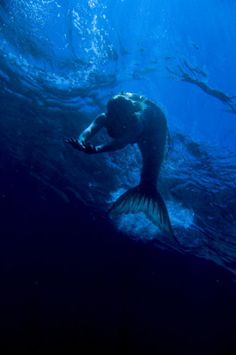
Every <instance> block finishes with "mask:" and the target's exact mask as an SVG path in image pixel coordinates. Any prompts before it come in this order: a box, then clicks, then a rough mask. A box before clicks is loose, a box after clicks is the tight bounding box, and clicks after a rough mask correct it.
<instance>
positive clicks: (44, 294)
mask: <svg viewBox="0 0 236 355" xmlns="http://www.w3.org/2000/svg"><path fill="white" fill-rule="evenodd" d="M235 27H236V2H235V1H233V0H230V1H229V0H228V1H226V0H208V1H203V0H198V1H197V0H192V1H191V2H190V1H187V0H178V1H177V0H169V1H164V0H162V1H151V0H142V1H141V0H135V1H134V0H123V1H122V0H119V1H118V0H117V1H116V0H110V1H98V0H89V1H85V0H81V1H78V0H68V1H65V0H64V1H62V0H57V1H51V0H35V1H25V0H9V1H6V0H2V1H1V2H0V29H1V31H0V82H1V85H0V131H1V135H0V148H1V149H0V163H1V176H0V211H1V231H2V232H1V238H0V243H1V248H0V249H1V252H0V253H1V263H2V268H1V280H2V281H1V282H2V284H1V287H2V292H1V314H2V316H1V323H0V326H1V329H2V337H3V340H4V341H6V345H7V347H8V353H12V352H13V351H14V353H24V354H27V353H29V354H32V353H35V354H36V353H37V354H47V353H49V354H52V353H54V352H55V353H63V354H68V353H79V351H81V353H86V352H85V350H84V349H85V348H86V349H87V352H88V353H89V352H92V353H95V352H97V351H98V349H99V350H101V351H104V352H105V351H107V352H108V353H109V354H115V353H118V354H120V353H123V352H124V351H125V350H127V349H128V351H129V352H130V353H133V352H135V353H139V352H140V353H142V354H149V353H150V354H152V353H155V354H156V353H160V354H162V353H163V354H164V353H172V354H178V353H181V354H182V353H183V354H185V353H186V354H199V353H201V354H207V355H208V354H231V353H232V354H233V353H234V351H235V334H234V330H235V325H236V324H235V319H236V317H235V316H236V307H235V295H236V293H235V272H236V263H235V261H236V252H235V250H236V242H235V237H236V224H235V217H236V208H235V196H236V195H235V191H236V185H235V177H236V176H235V175H236V169H235V167H236V159H235V146H236V141H235V129H236V114H235V112H234V111H233V110H232V108H230V107H229V105H227V104H226V103H225V102H223V101H222V100H220V99H219V98H217V97H214V95H209V94H207V93H206V92H205V91H204V90H202V89H201V88H200V87H198V86H197V85H194V84H193V83H188V82H186V81H183V80H181V69H182V70H184V71H185V72H187V73H188V74H189V75H191V76H192V78H194V79H196V80H198V81H199V82H202V83H204V84H206V85H207V86H208V87H209V88H213V89H215V90H217V92H218V93H219V92H220V93H221V94H222V93H224V94H226V95H227V97H228V98H230V97H231V96H232V101H231V102H232V103H233V104H234V102H236V101H234V99H235V98H233V96H234V95H236V85H235V77H236V69H235V63H236V49H235V48H236V47H235V42H236V32H235ZM191 68H192V71H191ZM122 90H125V91H131V92H137V93H139V94H142V95H145V96H147V97H148V98H150V99H152V100H153V101H155V102H156V103H158V104H159V105H160V107H161V108H162V109H163V110H164V112H165V113H166V116H167V119H168V125H169V130H170V133H171V147H170V151H169V155H168V158H167V160H166V162H165V163H164V165H163V169H162V173H161V177H160V181H159V189H160V191H161V193H162V194H163V196H164V198H165V200H166V202H167V207H168V209H169V213H170V217H171V220H172V223H173V227H174V230H175V233H176V236H177V238H178V239H179V241H180V242H181V244H182V246H183V247H184V248H185V252H183V251H181V250H173V249H172V248H171V246H170V245H169V244H168V241H167V240H165V239H163V236H161V235H159V234H158V232H157V231H156V229H155V228H154V227H153V226H152V225H151V224H150V222H149V221H147V220H146V219H145V218H144V217H143V216H142V215H137V216H133V215H127V216H121V217H120V218H117V219H115V220H111V219H109V218H108V216H107V209H108V207H109V206H110V204H111V202H113V201H114V200H115V198H116V197H117V196H118V195H119V194H120V193H121V192H123V191H124V190H126V189H128V188H130V187H131V186H134V185H135V184H136V183H137V182H138V179H139V171H140V163H141V162H140V155H139V152H138V150H137V149H136V148H135V147H128V148H126V149H124V150H122V151H118V152H115V153H114V154H104V155H99V156H96V157H93V156H89V157H88V156H84V155H83V154H79V153H78V152H76V151H73V150H72V149H71V148H70V147H69V146H67V145H66V144H65V143H64V140H65V138H66V137H70V136H76V135H78V134H79V133H80V132H81V130H82V129H83V128H85V127H86V126H87V125H88V124H89V123H90V122H91V120H92V119H93V118H94V117H95V116H96V115H97V114H99V113H100V112H102V111H103V110H104V109H105V105H106V102H107V100H108V99H109V98H110V97H111V96H112V95H114V94H116V93H118V92H120V91H122ZM234 107H235V106H234ZM97 139H98V141H103V140H104V139H107V136H106V134H105V133H104V132H103V133H102V134H101V135H100V136H99V137H98V138H97ZM13 339H14V341H13ZM2 346H3V342H2Z"/></svg>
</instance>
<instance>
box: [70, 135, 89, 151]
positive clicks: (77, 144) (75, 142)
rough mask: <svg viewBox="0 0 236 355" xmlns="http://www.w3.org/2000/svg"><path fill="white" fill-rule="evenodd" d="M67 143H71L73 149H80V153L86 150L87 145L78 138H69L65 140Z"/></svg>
mask: <svg viewBox="0 0 236 355" xmlns="http://www.w3.org/2000/svg"><path fill="white" fill-rule="evenodd" d="M65 143H69V144H70V145H71V146H72V147H73V148H75V149H78V150H80V151H84V149H85V145H84V144H83V143H82V142H80V141H79V140H78V139H77V138H68V139H66V140H65Z"/></svg>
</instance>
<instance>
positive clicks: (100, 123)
mask: <svg viewBox="0 0 236 355" xmlns="http://www.w3.org/2000/svg"><path fill="white" fill-rule="evenodd" d="M105 119H106V116H105V114H104V113H102V114H101V115H100V116H98V117H97V118H95V120H94V121H93V122H92V123H91V124H90V125H89V126H88V127H87V128H86V129H85V130H84V131H83V132H82V133H81V134H80V136H79V138H78V142H79V143H80V144H82V145H86V142H87V141H88V140H89V139H90V138H92V137H93V136H94V135H95V134H96V133H97V132H98V131H100V129H102V128H103V127H104V126H105Z"/></svg>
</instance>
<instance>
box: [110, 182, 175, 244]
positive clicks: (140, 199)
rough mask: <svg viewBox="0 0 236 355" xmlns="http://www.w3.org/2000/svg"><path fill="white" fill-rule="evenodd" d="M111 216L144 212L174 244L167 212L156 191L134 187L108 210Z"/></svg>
mask: <svg viewBox="0 0 236 355" xmlns="http://www.w3.org/2000/svg"><path fill="white" fill-rule="evenodd" d="M109 212H110V214H111V215H118V214H122V213H137V212H144V213H145V214H146V216H147V217H148V218H149V219H150V220H151V221H152V222H153V223H154V224H155V225H156V226H157V227H158V228H159V229H160V230H161V232H162V233H163V234H166V235H168V236H169V237H171V239H172V240H173V241H174V242H175V243H176V242H177V243H178V241H177V239H176V238H175V235H174V232H173V229H172V226H171V223H170V218H169V215H168V211H167V208H166V205H165V202H164V200H163V198H162V197H161V195H160V193H159V192H158V191H157V189H152V190H150V191H149V190H147V189H146V188H143V187H141V186H136V187H134V188H132V189H130V190H128V191H126V192H125V193H124V194H123V195H121V196H120V197H119V198H118V199H117V200H116V201H115V203H114V204H113V206H112V207H111V209H110V211H109Z"/></svg>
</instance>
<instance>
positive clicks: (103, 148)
mask: <svg viewBox="0 0 236 355" xmlns="http://www.w3.org/2000/svg"><path fill="white" fill-rule="evenodd" d="M128 144H130V140H127V138H126V139H114V140H112V141H111V142H109V143H105V144H101V145H97V146H96V147H95V150H96V151H95V152H94V153H105V152H113V151H114V150H119V149H122V148H124V147H126V146H127V145H128Z"/></svg>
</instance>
